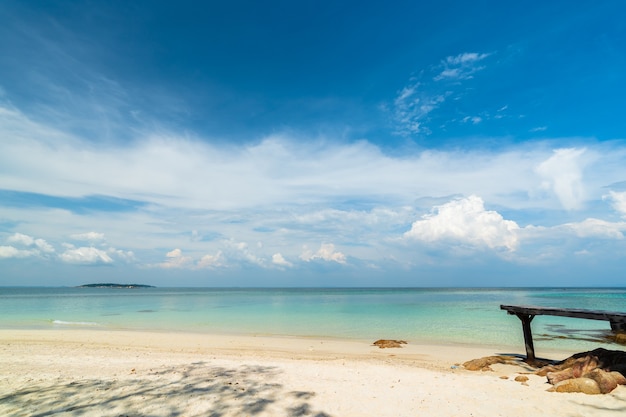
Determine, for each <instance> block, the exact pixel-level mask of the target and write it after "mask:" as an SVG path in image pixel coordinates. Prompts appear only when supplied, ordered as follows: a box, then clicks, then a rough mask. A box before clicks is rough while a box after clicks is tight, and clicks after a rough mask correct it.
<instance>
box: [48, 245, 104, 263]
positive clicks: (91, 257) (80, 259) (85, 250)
mask: <svg viewBox="0 0 626 417" xmlns="http://www.w3.org/2000/svg"><path fill="white" fill-rule="evenodd" d="M59 258H60V259H61V260H62V261H63V262H67V263H70V264H81V265H97V264H111V263H113V259H111V257H110V256H109V255H108V254H107V253H106V252H105V251H103V250H100V249H97V248H94V247H91V246H89V247H80V248H74V249H67V250H66V251H65V252H63V253H62V254H60V255H59Z"/></svg>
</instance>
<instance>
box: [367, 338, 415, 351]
mask: <svg viewBox="0 0 626 417" xmlns="http://www.w3.org/2000/svg"><path fill="white" fill-rule="evenodd" d="M406 344H407V343H406V341H404V340H387V339H379V340H377V341H375V342H374V345H375V346H378V347H379V348H381V349H385V348H401V347H402V345H406Z"/></svg>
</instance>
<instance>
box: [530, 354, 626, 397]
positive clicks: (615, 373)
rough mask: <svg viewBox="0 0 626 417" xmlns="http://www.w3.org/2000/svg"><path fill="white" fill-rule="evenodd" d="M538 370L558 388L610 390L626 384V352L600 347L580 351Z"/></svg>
mask: <svg viewBox="0 0 626 417" xmlns="http://www.w3.org/2000/svg"><path fill="white" fill-rule="evenodd" d="M536 374H537V375H540V376H545V377H547V378H548V382H549V383H550V384H552V385H554V390H555V391H557V392H583V393H585V394H606V393H609V392H611V391H613V390H614V389H615V388H616V387H617V386H618V385H626V377H625V376H624V375H626V352H624V351H619V350H607V349H603V348H598V349H595V350H592V351H589V352H582V353H577V354H575V355H572V356H570V357H569V358H567V359H565V360H564V361H561V362H559V363H557V364H555V365H549V366H545V367H543V368H542V369H540V370H538V371H537V372H536Z"/></svg>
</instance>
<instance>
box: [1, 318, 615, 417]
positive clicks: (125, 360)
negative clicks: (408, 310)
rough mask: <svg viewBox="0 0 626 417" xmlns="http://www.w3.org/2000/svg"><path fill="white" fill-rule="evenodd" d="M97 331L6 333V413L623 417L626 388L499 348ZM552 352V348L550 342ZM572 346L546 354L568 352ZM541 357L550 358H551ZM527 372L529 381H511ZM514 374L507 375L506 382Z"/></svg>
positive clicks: (558, 355)
mask: <svg viewBox="0 0 626 417" xmlns="http://www.w3.org/2000/svg"><path fill="white" fill-rule="evenodd" d="M371 342H373V341H345V340H321V339H313V338H285V337H262V336H257V337H253V336H230V335H206V334H187V333H147V332H136V331H133V332H126V331H91V330H59V329H55V330H1V331H0V415H3V416H15V417H18V416H112V417H119V416H129V417H130V416H133V417H134V416H151V417H161V416H186V417H193V416H214V417H217V416H316V417H322V416H337V417H338V416H343V417H348V416H377V417H384V416H390V417H391V416H394V417H396V416H417V415H420V416H508V417H515V416H520V417H521V416H525V417H526V416H529V415H549V416H618V415H619V416H622V415H624V413H625V412H626V387H624V386H621V387H618V388H617V389H616V390H615V391H613V392H611V393H610V394H606V395H585V394H571V393H567V394H566V393H554V392H548V391H547V389H548V388H549V387H550V385H548V384H547V383H546V380H545V378H542V377H538V376H535V375H530V374H528V372H529V371H530V369H527V368H525V367H524V366H523V365H522V364H520V365H498V366H494V371H493V372H471V371H467V370H465V369H463V368H462V367H459V366H458V365H459V364H461V363H463V362H464V361H467V360H470V359H475V358H479V357H483V356H489V355H494V354H501V353H510V354H515V353H522V352H505V351H502V350H501V349H498V348H497V347H493V348H483V347H468V346H433V345H420V344H418V343H417V342H415V343H414V342H412V341H408V342H409V343H408V344H407V345H404V347H403V348H401V349H379V348H377V347H375V346H372V343H371ZM544 351H545V350H544ZM571 353H572V352H550V358H551V359H563V358H565V357H567V356H569V355H570V354H571ZM544 356H545V355H544ZM522 374H523V375H526V376H528V378H529V379H528V381H527V382H526V383H521V382H517V381H515V377H516V376H518V375H522ZM505 377H506V379H505Z"/></svg>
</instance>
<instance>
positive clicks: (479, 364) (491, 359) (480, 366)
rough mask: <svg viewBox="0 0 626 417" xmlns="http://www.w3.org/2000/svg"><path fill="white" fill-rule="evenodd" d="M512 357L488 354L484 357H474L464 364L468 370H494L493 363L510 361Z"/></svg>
mask: <svg viewBox="0 0 626 417" xmlns="http://www.w3.org/2000/svg"><path fill="white" fill-rule="evenodd" d="M510 362H511V358H509V357H508V356H486V357H484V358H479V359H472V360H471V361H467V362H465V363H464V364H463V367H464V368H465V369H467V370H468V371H493V369H491V365H495V364H496V363H510Z"/></svg>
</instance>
